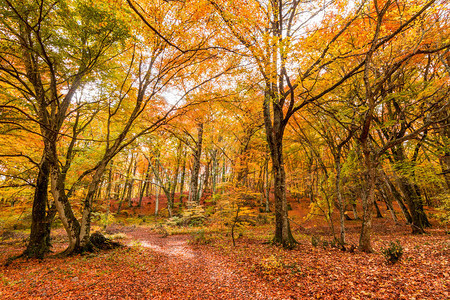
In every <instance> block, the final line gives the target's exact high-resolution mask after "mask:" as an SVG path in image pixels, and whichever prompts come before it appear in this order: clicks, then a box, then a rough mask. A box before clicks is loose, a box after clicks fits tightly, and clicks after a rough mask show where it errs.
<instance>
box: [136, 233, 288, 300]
mask: <svg viewBox="0 0 450 300" xmlns="http://www.w3.org/2000/svg"><path fill="white" fill-rule="evenodd" d="M127 235H129V236H131V237H132V239H133V240H132V241H129V242H128V244H129V245H138V246H140V247H143V248H146V249H150V250H151V251H153V252H155V253H156V254H157V256H158V259H159V264H158V266H157V270H155V271H156V272H157V273H161V274H165V275H166V276H165V279H164V282H155V283H156V284H158V285H159V287H160V290H161V294H160V295H155V299H288V298H285V297H283V295H282V292H281V291H278V292H277V289H276V288H275V287H274V286H272V285H271V284H270V283H267V282H263V281H262V280H260V279H259V278H257V277H255V276H254V275H253V274H251V273H248V272H245V270H244V271H235V270H239V268H233V266H232V265H231V264H232V263H231V262H228V261H226V260H225V259H224V258H223V257H220V256H219V255H217V254H214V253H211V252H210V251H208V252H206V251H202V250H201V249H200V248H198V247H196V246H192V245H190V244H189V243H188V239H189V238H188V237H187V236H169V237H165V238H162V237H160V236H159V235H157V234H155V233H152V232H150V231H146V230H139V231H133V232H130V233H127Z"/></svg>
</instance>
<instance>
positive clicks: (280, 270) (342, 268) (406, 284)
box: [0, 227, 449, 299]
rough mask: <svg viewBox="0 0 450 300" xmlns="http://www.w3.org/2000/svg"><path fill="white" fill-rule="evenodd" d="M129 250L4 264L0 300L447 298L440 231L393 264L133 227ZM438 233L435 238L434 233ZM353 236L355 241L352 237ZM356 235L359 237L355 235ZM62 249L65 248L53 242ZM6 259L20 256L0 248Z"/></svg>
mask: <svg viewBox="0 0 450 300" xmlns="http://www.w3.org/2000/svg"><path fill="white" fill-rule="evenodd" d="M125 231H126V234H127V236H128V240H126V241H122V242H124V243H128V244H130V245H131V244H132V245H133V246H132V247H129V248H125V249H116V250H111V251H105V252H99V253H97V254H90V255H86V256H73V257H68V258H47V259H45V260H43V261H38V260H24V259H19V260H16V261H14V262H13V263H12V264H11V265H10V266H8V267H5V266H2V267H0V296H1V298H2V299H27V298H33V299H48V298H52V299H91V298H96V299H106V298H108V299H136V298H144V299H317V298H320V299H367V298H373V299H412V298H414V297H415V298H417V299H446V298H448V297H449V293H448V290H449V272H448V269H449V261H448V251H449V245H448V241H446V236H444V235H442V234H441V231H435V232H432V233H431V235H429V236H404V235H401V236H400V235H398V236H396V237H393V236H392V234H391V235H389V236H380V237H379V239H377V240H376V241H375V243H374V245H375V248H376V249H380V248H381V247H383V246H385V244H386V242H384V240H386V241H387V240H392V239H397V238H398V239H400V242H401V244H402V245H403V246H404V249H405V256H404V257H403V258H402V260H401V261H400V262H399V263H398V264H396V265H389V264H386V263H385V262H384V258H383V257H382V256H381V255H380V254H379V253H376V254H365V253H361V252H356V253H354V254H351V253H348V252H342V251H340V250H337V249H334V248H326V249H323V248H322V247H317V248H313V247H312V246H311V245H310V241H309V239H307V238H306V237H305V238H298V240H299V241H300V244H299V246H298V247H297V248H296V249H294V250H290V251H289V250H283V249H281V248H278V247H274V246H271V245H267V244H263V243H262V242H261V241H258V240H255V239H246V238H245V237H244V238H241V239H240V240H239V242H238V245H237V247H230V241H229V239H216V240H214V242H213V244H212V245H201V246H193V245H191V244H189V243H188V239H189V238H188V237H187V236H169V237H167V238H160V237H159V235H157V234H154V233H153V232H152V231H151V230H150V229H149V228H144V227H137V228H130V227H128V228H126V230H125ZM430 232H431V231H430ZM355 237H356V235H355ZM350 238H352V237H350ZM54 244H55V246H57V249H55V250H56V251H61V250H62V249H64V244H63V243H61V242H58V241H55V242H54ZM0 249H1V251H0V253H1V254H0V262H1V263H4V262H5V260H6V258H7V257H8V256H11V255H13V254H17V253H20V250H21V249H19V248H14V247H13V246H11V244H8V245H6V244H0Z"/></svg>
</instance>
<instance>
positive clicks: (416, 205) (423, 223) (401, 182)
mask: <svg viewBox="0 0 450 300" xmlns="http://www.w3.org/2000/svg"><path fill="white" fill-rule="evenodd" d="M392 153H393V158H394V160H395V161H396V162H397V163H404V162H405V161H406V155H405V153H404V148H403V145H402V144H399V145H398V146H397V147H396V148H395V149H393V150H392ZM396 171H398V170H396ZM396 181H397V184H398V186H399V187H400V190H401V191H402V193H403V196H404V198H405V200H406V203H407V205H408V207H409V212H410V214H411V218H412V223H411V227H412V232H413V233H415V234H418V233H419V234H420V233H424V228H425V227H429V226H431V224H430V222H429V221H428V218H427V216H426V214H425V211H424V210H423V204H422V199H421V197H420V195H419V194H417V191H416V189H415V186H414V184H413V183H412V182H411V181H410V180H409V179H408V178H407V177H406V176H404V175H402V174H398V176H397V178H396Z"/></svg>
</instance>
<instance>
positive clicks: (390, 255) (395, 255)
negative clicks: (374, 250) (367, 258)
mask: <svg viewBox="0 0 450 300" xmlns="http://www.w3.org/2000/svg"><path fill="white" fill-rule="evenodd" d="M381 253H382V254H383V256H384V258H386V260H387V262H388V263H391V264H395V263H396V262H398V261H399V260H400V258H401V257H402V255H403V247H402V245H400V242H399V241H396V242H391V243H390V244H389V247H387V248H383V249H382V250H381Z"/></svg>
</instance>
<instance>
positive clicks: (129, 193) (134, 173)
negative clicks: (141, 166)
mask: <svg viewBox="0 0 450 300" xmlns="http://www.w3.org/2000/svg"><path fill="white" fill-rule="evenodd" d="M137 163H138V161H137V157H136V159H135V160H134V168H133V176H132V177H131V180H129V182H130V185H129V188H128V195H127V199H128V207H132V206H133V187H134V182H135V181H136V179H135V178H136V170H137Z"/></svg>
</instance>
